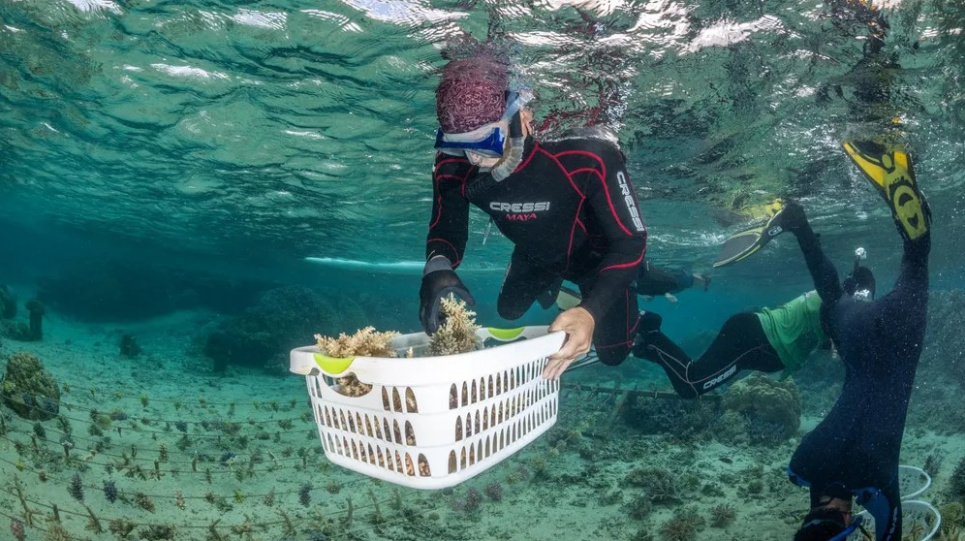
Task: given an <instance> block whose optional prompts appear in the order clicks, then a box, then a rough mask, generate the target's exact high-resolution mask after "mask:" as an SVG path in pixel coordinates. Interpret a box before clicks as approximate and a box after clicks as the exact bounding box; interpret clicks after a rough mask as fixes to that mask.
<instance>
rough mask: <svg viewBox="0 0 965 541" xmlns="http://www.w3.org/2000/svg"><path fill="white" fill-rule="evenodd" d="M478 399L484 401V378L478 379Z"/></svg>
mask: <svg viewBox="0 0 965 541" xmlns="http://www.w3.org/2000/svg"><path fill="white" fill-rule="evenodd" d="M479 399H480V400H486V378H485V376H484V377H481V378H479Z"/></svg>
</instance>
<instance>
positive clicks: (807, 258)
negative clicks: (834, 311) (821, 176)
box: [781, 201, 842, 306]
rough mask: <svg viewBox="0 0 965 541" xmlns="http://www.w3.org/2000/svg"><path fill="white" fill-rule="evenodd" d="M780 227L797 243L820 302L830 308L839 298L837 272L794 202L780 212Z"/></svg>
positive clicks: (839, 283)
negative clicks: (791, 234) (794, 238)
mask: <svg viewBox="0 0 965 541" xmlns="http://www.w3.org/2000/svg"><path fill="white" fill-rule="evenodd" d="M781 225H782V226H783V227H784V228H785V229H787V230H788V231H790V232H791V233H793V234H794V236H795V237H796V238H797V243H798V245H799V246H800V247H801V253H802V254H804V262H805V263H806V264H807V267H808V272H810V273H811V279H812V280H814V288H815V289H816V290H817V291H818V295H819V296H820V297H821V301H822V302H823V303H825V304H826V305H828V306H830V305H832V304H834V303H836V302H838V299H839V298H841V293H842V289H841V282H840V279H839V278H838V271H837V269H835V268H834V264H833V263H831V260H830V259H828V257H827V256H826V255H824V250H822V249H821V240H820V239H819V238H818V235H817V234H816V233H815V232H814V230H813V229H811V224H810V223H808V219H807V216H806V215H805V214H804V209H803V208H802V207H801V205H800V204H799V203H797V202H796V201H788V203H787V205H786V206H785V207H784V209H783V210H782V211H781Z"/></svg>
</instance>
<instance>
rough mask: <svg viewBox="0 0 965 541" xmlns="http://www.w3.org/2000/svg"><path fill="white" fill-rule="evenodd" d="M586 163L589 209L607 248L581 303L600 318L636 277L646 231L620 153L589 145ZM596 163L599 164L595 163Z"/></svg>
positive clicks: (605, 146)
mask: <svg viewBox="0 0 965 541" xmlns="http://www.w3.org/2000/svg"><path fill="white" fill-rule="evenodd" d="M587 150H588V151H589V152H587V154H588V155H590V156H592V157H588V160H590V161H592V162H594V163H593V164H592V165H594V166H595V167H592V171H590V172H588V173H586V174H587V175H588V180H587V182H586V193H585V195H586V198H587V202H588V203H589V207H590V208H589V210H590V212H593V213H594V214H595V215H596V217H597V220H598V222H599V223H600V224H601V225H602V227H603V233H604V235H605V236H606V238H607V245H608V246H609V248H608V251H607V253H606V254H605V255H604V257H603V261H602V262H601V263H600V266H599V271H598V272H599V275H598V278H597V281H596V284H595V285H594V286H593V289H592V291H590V292H589V294H588V295H587V296H586V297H585V298H584V299H583V302H582V303H581V304H580V306H582V307H583V308H585V309H586V310H587V311H589V312H590V314H591V315H593V317H594V319H597V318H599V317H600V316H602V314H604V313H605V312H606V310H607V309H608V308H609V307H610V305H611V304H613V303H614V302H615V301H616V300H617V299H622V298H623V297H622V295H623V292H624V291H626V290H627V288H628V287H630V284H631V283H632V282H633V281H634V280H635V279H636V278H637V274H638V272H639V267H640V264H641V262H642V261H643V257H644V254H645V253H646V250H647V228H646V226H645V225H644V224H643V219H642V218H641V217H640V213H639V210H638V202H637V194H636V193H635V192H634V190H633V185H632V184H631V183H630V176H629V175H628V174H627V172H626V164H625V160H624V158H623V155H622V153H620V150H619V149H618V148H617V147H616V146H614V145H612V144H610V143H606V142H602V141H593V142H592V144H590V145H588V149H587ZM598 160H599V161H598Z"/></svg>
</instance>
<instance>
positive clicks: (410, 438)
mask: <svg viewBox="0 0 965 541" xmlns="http://www.w3.org/2000/svg"><path fill="white" fill-rule="evenodd" d="M405 444H406V445H411V446H413V447H415V446H416V445H417V444H416V442H415V431H413V430H412V423H410V422H409V421H406V422H405Z"/></svg>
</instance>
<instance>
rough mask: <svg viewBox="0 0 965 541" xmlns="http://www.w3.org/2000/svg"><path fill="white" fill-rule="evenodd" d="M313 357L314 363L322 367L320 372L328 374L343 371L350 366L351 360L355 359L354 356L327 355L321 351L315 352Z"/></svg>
mask: <svg viewBox="0 0 965 541" xmlns="http://www.w3.org/2000/svg"><path fill="white" fill-rule="evenodd" d="M313 357H314V358H315V364H317V365H318V367H319V368H321V369H322V372H325V373H326V374H328V375H330V376H334V375H335V374H341V373H342V372H345V371H346V370H348V367H349V366H352V361H354V360H355V357H329V356H328V355H322V354H321V353H315V354H314V355H313Z"/></svg>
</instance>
